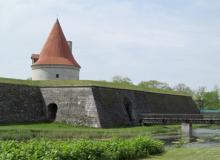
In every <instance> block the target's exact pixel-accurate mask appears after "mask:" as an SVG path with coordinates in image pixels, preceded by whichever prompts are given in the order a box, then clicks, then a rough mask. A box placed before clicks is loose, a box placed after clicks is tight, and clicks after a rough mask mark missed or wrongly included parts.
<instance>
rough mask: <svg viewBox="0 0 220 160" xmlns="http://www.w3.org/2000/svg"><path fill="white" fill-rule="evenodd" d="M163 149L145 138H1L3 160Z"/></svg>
mask: <svg viewBox="0 0 220 160" xmlns="http://www.w3.org/2000/svg"><path fill="white" fill-rule="evenodd" d="M163 151H164V147H163V143H161V142H160V141H156V140H152V139H150V138H146V137H137V138H133V139H127V140H122V139H113V140H108V141H100V140H99V141H98V140H76V141H73V140H71V141H47V140H39V141H37V140H31V141H22V142H19V141H0V159H2V160H18V159H19V160H29V159H30V160H52V159H54V160H130V159H136V158H142V157H147V156H148V155H153V154H159V153H161V152H163Z"/></svg>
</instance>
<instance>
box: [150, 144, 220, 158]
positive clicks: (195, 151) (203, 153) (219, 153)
mask: <svg viewBox="0 0 220 160" xmlns="http://www.w3.org/2000/svg"><path fill="white" fill-rule="evenodd" d="M150 160H220V148H219V147H205V148H175V149H173V148H172V149H169V150H168V151H166V152H165V153H164V154H161V155H159V156H154V157H151V158H150Z"/></svg>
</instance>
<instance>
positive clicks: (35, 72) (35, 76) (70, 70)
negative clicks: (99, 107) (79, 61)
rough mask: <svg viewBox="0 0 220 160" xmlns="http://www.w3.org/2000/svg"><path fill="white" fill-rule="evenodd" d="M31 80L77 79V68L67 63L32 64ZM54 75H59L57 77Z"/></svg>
mask: <svg viewBox="0 0 220 160" xmlns="http://www.w3.org/2000/svg"><path fill="white" fill-rule="evenodd" d="M31 67H32V80H79V68H77V67H74V66H68V65H32V66H31ZM56 75H59V77H58V78H57V77H56Z"/></svg>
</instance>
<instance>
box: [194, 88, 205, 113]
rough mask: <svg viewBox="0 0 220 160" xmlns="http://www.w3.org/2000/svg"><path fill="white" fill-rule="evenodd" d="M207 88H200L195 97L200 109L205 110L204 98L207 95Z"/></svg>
mask: <svg viewBox="0 0 220 160" xmlns="http://www.w3.org/2000/svg"><path fill="white" fill-rule="evenodd" d="M206 92H207V91H206V87H199V88H198V89H197V90H196V91H195V92H194V95H193V99H194V100H195V102H196V104H197V106H198V108H200V109H203V108H204V97H205V95H206Z"/></svg>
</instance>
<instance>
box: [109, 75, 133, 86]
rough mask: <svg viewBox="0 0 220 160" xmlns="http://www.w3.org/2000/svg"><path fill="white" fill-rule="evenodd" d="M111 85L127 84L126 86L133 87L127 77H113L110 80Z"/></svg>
mask: <svg viewBox="0 0 220 160" xmlns="http://www.w3.org/2000/svg"><path fill="white" fill-rule="evenodd" d="M112 82H113V83H121V84H128V85H133V83H132V81H131V79H130V78H128V77H122V76H114V77H113V78H112Z"/></svg>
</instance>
